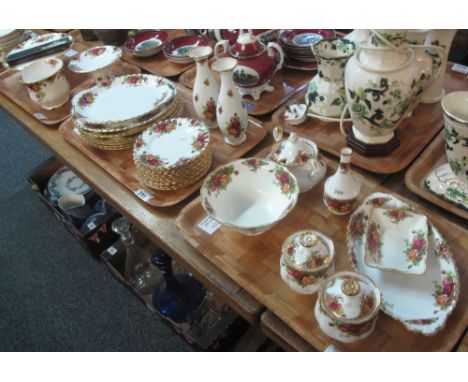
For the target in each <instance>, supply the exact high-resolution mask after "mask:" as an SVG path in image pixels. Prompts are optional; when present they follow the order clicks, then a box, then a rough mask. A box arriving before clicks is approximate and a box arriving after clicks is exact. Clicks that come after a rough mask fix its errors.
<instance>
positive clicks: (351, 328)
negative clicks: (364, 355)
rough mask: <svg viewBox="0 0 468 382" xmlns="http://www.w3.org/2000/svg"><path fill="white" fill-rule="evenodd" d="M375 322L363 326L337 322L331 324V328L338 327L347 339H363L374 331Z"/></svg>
mask: <svg viewBox="0 0 468 382" xmlns="http://www.w3.org/2000/svg"><path fill="white" fill-rule="evenodd" d="M372 325H373V321H369V322H365V323H363V324H359V325H355V324H341V323H339V322H337V321H333V323H330V326H332V327H336V328H337V329H338V330H339V331H340V332H341V333H342V334H344V335H345V336H346V337H361V336H363V335H364V334H366V333H367V332H369V330H371V329H372Z"/></svg>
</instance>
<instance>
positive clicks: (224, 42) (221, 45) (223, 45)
mask: <svg viewBox="0 0 468 382" xmlns="http://www.w3.org/2000/svg"><path fill="white" fill-rule="evenodd" d="M228 46H229V41H228V40H221V41H218V42H217V43H216V45H215V47H214V54H215V57H216V59H217V60H219V59H220V58H221V57H222V56H221V52H220V48H222V50H223V52H222V53H224V54H226V53H227V51H228Z"/></svg>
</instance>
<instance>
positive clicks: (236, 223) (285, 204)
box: [200, 158, 299, 236]
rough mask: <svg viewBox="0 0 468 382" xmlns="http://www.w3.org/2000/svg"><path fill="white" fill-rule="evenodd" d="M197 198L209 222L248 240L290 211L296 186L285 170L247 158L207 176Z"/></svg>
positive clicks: (270, 162)
mask: <svg viewBox="0 0 468 382" xmlns="http://www.w3.org/2000/svg"><path fill="white" fill-rule="evenodd" d="M200 194H201V203H202V206H203V208H204V209H205V211H206V212H207V213H208V215H209V216H210V217H211V218H213V219H215V220H217V221H218V222H219V223H221V224H222V225H225V226H227V227H230V228H233V229H235V230H237V231H239V232H241V233H242V234H244V235H248V236H251V235H259V234H261V233H263V232H265V231H266V230H268V229H269V228H271V227H272V226H273V225H274V224H276V223H277V222H279V221H280V220H281V219H283V218H284V217H285V216H286V215H287V214H288V213H289V212H290V211H291V210H292V209H293V208H294V206H295V205H296V202H297V198H298V195H299V186H298V183H297V180H296V178H295V176H294V175H293V174H292V173H291V172H290V171H289V170H288V169H287V168H286V167H284V166H281V165H278V164H276V163H275V162H272V161H269V160H265V159H259V158H247V159H239V160H237V161H234V162H231V163H228V164H226V165H223V166H220V167H218V168H217V169H215V170H214V171H213V172H211V173H210V174H209V175H208V176H207V177H206V179H205V181H204V183H203V186H202V188H201V191H200Z"/></svg>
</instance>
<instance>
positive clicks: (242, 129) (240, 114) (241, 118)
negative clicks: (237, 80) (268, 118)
mask: <svg viewBox="0 0 468 382" xmlns="http://www.w3.org/2000/svg"><path fill="white" fill-rule="evenodd" d="M236 66H237V60H235V59H234V58H230V57H225V58H220V59H218V60H216V61H215V62H214V64H213V65H212V67H211V68H212V69H213V70H215V71H217V72H219V73H220V75H221V89H220V91H219V97H218V102H217V104H216V120H217V121H218V126H219V128H220V130H221V132H222V133H223V135H224V141H225V142H226V143H227V144H228V145H231V146H238V145H241V144H242V143H244V141H245V140H246V139H247V134H246V131H247V125H248V115H247V110H246V109H245V107H244V104H243V102H242V97H241V95H240V93H239V91H238V90H237V87H236V85H235V84H234V80H233V72H234V69H235V68H236Z"/></svg>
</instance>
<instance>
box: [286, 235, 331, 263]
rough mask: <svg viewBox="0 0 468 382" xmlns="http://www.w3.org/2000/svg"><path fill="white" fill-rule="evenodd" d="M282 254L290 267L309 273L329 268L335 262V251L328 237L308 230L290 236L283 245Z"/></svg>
mask: <svg viewBox="0 0 468 382" xmlns="http://www.w3.org/2000/svg"><path fill="white" fill-rule="evenodd" d="M282 252H283V257H284V260H285V261H286V263H287V264H288V266H289V267H291V268H294V269H296V270H298V271H308V272H309V271H318V270H320V269H323V268H327V267H328V266H329V265H330V263H331V262H332V261H333V256H334V253H335V250H334V247H333V241H332V240H331V239H330V238H329V237H328V236H325V235H324V234H322V233H320V232H318V231H313V230H306V231H300V232H296V233H294V234H292V235H291V236H289V237H288V238H287V239H286V240H285V241H284V243H283V248H282Z"/></svg>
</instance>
